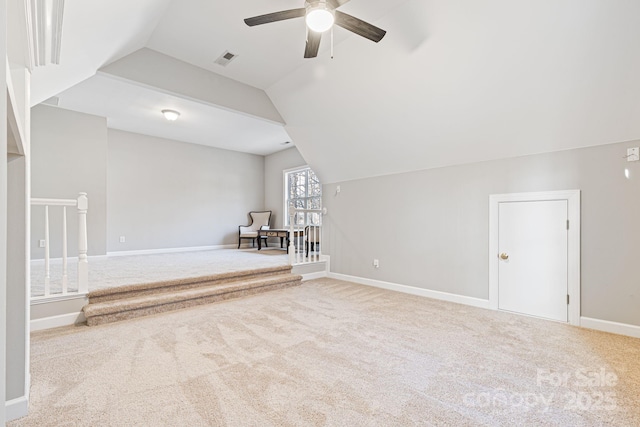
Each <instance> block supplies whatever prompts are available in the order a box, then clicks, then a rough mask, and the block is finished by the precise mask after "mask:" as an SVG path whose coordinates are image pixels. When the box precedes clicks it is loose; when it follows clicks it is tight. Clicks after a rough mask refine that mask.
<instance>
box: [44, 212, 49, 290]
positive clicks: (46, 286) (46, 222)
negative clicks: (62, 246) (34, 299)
mask: <svg viewBox="0 0 640 427" xmlns="http://www.w3.org/2000/svg"><path fill="white" fill-rule="evenodd" d="M50 282H51V265H50V263H49V206H48V205H47V206H45V207H44V296H49V293H50V292H51V287H50V285H51V283H50Z"/></svg>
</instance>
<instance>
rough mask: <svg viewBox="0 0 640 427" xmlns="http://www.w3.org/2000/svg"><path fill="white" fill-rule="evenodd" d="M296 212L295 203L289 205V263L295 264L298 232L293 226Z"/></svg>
mask: <svg viewBox="0 0 640 427" xmlns="http://www.w3.org/2000/svg"><path fill="white" fill-rule="evenodd" d="M294 216H295V212H294V211H293V204H290V205H289V265H293V264H294V263H295V261H296V258H295V257H296V244H295V242H296V232H295V228H294V227H293V218H294Z"/></svg>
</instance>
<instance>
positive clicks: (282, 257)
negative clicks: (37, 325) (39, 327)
mask: <svg viewBox="0 0 640 427" xmlns="http://www.w3.org/2000/svg"><path fill="white" fill-rule="evenodd" d="M288 264H289V257H288V256H287V251H286V250H281V249H279V248H271V247H269V248H268V249H262V250H261V251H258V250H257V249H213V250H208V251H193V252H171V253H166V254H151V255H131V256H111V257H98V258H90V259H89V291H95V290H97V289H104V288H111V287H116V286H126V285H133V284H138V283H148V282H157V281H164V280H171V279H182V278H184V277H198V276H205V275H208V274H215V273H225V272H230V271H238V270H244V269H246V268H247V266H251V268H266V267H276V266H282V265H288ZM68 269H69V271H68V273H67V274H68V277H69V289H70V290H77V289H78V283H77V277H78V265H77V262H70V263H69V267H68ZM44 277H45V268H44V261H42V260H37V261H32V262H31V295H32V296H38V295H43V294H44ZM50 277H51V292H52V293H56V292H60V291H61V290H62V261H61V260H59V259H56V260H52V261H51V276H50Z"/></svg>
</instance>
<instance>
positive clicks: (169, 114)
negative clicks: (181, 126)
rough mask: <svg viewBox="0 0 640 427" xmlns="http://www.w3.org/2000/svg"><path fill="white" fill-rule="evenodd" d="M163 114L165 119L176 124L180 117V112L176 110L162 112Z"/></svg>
mask: <svg viewBox="0 0 640 427" xmlns="http://www.w3.org/2000/svg"><path fill="white" fill-rule="evenodd" d="M162 114H163V115H164V118H165V119H167V120H169V121H170V122H175V121H176V120H178V117H180V112H179V111H176V110H162Z"/></svg>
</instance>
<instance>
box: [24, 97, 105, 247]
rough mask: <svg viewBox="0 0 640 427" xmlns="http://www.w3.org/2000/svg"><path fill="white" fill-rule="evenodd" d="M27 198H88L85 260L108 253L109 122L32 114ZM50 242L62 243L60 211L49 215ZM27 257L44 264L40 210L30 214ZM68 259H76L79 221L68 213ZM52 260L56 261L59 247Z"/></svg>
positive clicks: (51, 112) (49, 110) (40, 110)
mask: <svg viewBox="0 0 640 427" xmlns="http://www.w3.org/2000/svg"><path fill="white" fill-rule="evenodd" d="M31 123H32V128H31V153H32V156H31V171H32V179H31V197H35V198H38V197H44V198H57V199H75V198H76V197H78V193H80V192H85V193H87V194H88V197H89V213H88V215H87V234H88V236H89V255H90V256H91V255H104V254H106V253H107V242H106V224H107V163H106V159H107V120H106V119H105V118H103V117H97V116H92V115H89V114H83V113H77V112H74V111H69V110H65V109H62V108H57V107H49V106H46V105H38V106H36V107H33V108H32V109H31ZM50 214H51V218H50V223H51V241H52V242H60V241H61V237H60V236H61V235H62V225H61V224H62V219H61V210H59V209H55V210H54V209H51V212H50ZM31 216H32V222H31V224H32V228H31V248H32V249H31V257H32V258H34V259H35V258H44V249H42V248H39V247H38V240H40V239H44V208H43V207H41V206H36V207H34V208H33V209H32V213H31ZM68 220H69V222H68V229H69V233H70V234H69V254H77V250H78V249H77V243H78V239H77V234H72V233H77V228H78V227H77V217H76V215H75V214H73V213H71V211H69V212H68ZM51 256H52V257H60V256H61V253H60V252H59V249H58V248H57V247H55V246H54V247H52V248H51Z"/></svg>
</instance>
